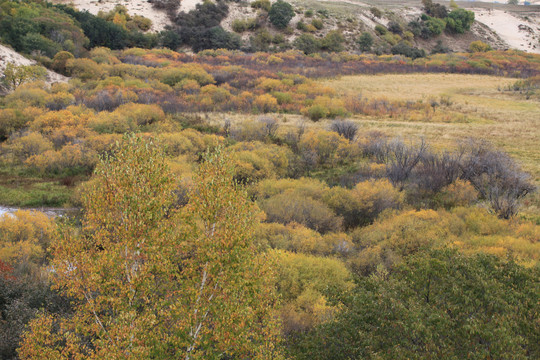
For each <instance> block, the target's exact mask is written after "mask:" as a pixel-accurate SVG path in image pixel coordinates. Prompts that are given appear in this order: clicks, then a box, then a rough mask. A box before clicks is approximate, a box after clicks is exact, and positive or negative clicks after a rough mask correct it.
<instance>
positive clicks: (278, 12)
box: [268, 0, 294, 29]
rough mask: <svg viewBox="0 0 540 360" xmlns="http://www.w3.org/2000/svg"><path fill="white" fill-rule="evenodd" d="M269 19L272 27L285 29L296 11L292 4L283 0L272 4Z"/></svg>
mask: <svg viewBox="0 0 540 360" xmlns="http://www.w3.org/2000/svg"><path fill="white" fill-rule="evenodd" d="M268 17H269V19H270V22H271V23H272V25H274V26H275V27H277V28H278V29H285V28H286V27H287V25H289V22H290V21H291V19H292V18H293V17H294V10H293V7H292V6H291V4H289V3H287V2H285V1H283V0H278V1H276V2H275V3H274V4H272V7H271V8H270V11H269V12H268Z"/></svg>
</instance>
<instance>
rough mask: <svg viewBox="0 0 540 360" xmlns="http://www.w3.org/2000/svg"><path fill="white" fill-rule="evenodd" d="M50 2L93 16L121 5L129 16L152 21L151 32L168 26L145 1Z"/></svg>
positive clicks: (69, 0)
mask: <svg viewBox="0 0 540 360" xmlns="http://www.w3.org/2000/svg"><path fill="white" fill-rule="evenodd" d="M190 1H193V0H184V1H182V3H183V2H186V3H189V2H190ZM195 1H196V0H195ZM52 2H53V3H55V4H71V5H73V6H74V7H75V8H76V9H78V10H88V12H90V13H91V14H94V15H97V13H98V12H99V11H105V12H107V11H111V10H112V9H114V8H115V7H116V5H122V6H125V7H126V8H127V9H128V13H129V14H130V15H141V16H144V17H146V18H148V19H150V20H152V29H151V30H152V31H161V30H163V29H164V28H165V26H166V25H169V24H170V21H169V19H168V18H167V14H166V13H165V12H164V11H158V10H155V9H154V8H153V7H152V4H150V3H149V2H148V1H145V0H102V1H98V0H52ZM193 7H195V5H193Z"/></svg>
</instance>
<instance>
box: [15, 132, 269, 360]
mask: <svg viewBox="0 0 540 360" xmlns="http://www.w3.org/2000/svg"><path fill="white" fill-rule="evenodd" d="M197 180H198V181H197V182H196V185H195V186H194V188H193V190H192V192H191V194H190V202H189V203H188V204H187V205H186V207H184V208H181V209H175V208H174V207H173V206H172V205H173V201H174V189H175V183H174V178H173V176H172V174H171V173H170V171H169V170H168V168H167V166H166V165H165V161H164V158H163V155H162V153H161V151H160V150H159V148H158V146H156V145H155V144H153V143H152V142H150V141H145V140H143V139H142V137H140V136H128V137H127V138H126V139H125V140H124V141H123V142H122V143H121V144H120V146H119V147H118V149H117V150H116V152H115V153H114V154H113V155H112V156H109V157H105V158H104V160H103V161H102V162H101V163H100V164H99V165H98V166H97V168H96V171H95V177H94V179H93V180H92V181H91V183H90V185H88V186H87V188H86V192H85V194H84V196H83V198H84V199H83V203H84V209H85V216H84V220H83V226H82V229H81V230H80V231H77V230H70V229H66V230H64V231H63V236H61V238H60V239H59V240H58V241H57V242H56V243H54V244H53V254H54V256H53V261H52V264H53V266H54V269H55V276H54V282H55V286H56V287H57V288H58V289H60V290H61V293H62V294H65V295H68V296H69V297H71V298H73V299H74V301H73V306H74V313H73V314H72V315H71V316H69V317H54V316H51V315H48V314H41V316H39V317H38V318H37V319H36V320H34V321H33V322H32V323H31V325H30V330H29V331H28V332H27V333H26V336H25V339H24V340H23V343H22V345H21V348H20V350H19V352H20V356H21V357H22V358H23V359H51V358H54V359H68V358H70V359H71V358H81V357H83V358H89V359H103V358H108V359H169V358H185V359H202V358H204V359H218V358H223V357H242V358H253V359H264V358H275V357H276V356H278V357H279V354H278V352H277V350H276V349H275V348H274V347H273V343H275V341H274V339H273V337H274V335H275V326H273V323H272V313H271V311H272V306H273V305H272V304H274V303H275V299H274V297H273V286H272V283H271V281H272V279H273V277H272V274H271V272H270V270H269V269H268V267H267V265H266V264H267V261H266V260H265V259H264V258H263V257H262V256H258V255H257V252H256V251H255V249H254V246H253V244H252V242H251V237H252V234H253V226H254V224H255V220H254V216H255V214H256V213H255V211H254V209H253V205H252V203H250V202H249V201H248V200H247V197H246V195H245V194H244V193H243V192H242V191H241V190H240V189H239V188H238V187H237V186H236V185H235V184H234V182H233V180H232V173H231V169H230V167H229V166H228V160H227V158H226V157H225V156H224V155H223V154H221V153H220V152H218V153H216V154H213V155H207V156H206V161H205V162H204V163H203V164H202V165H201V168H200V170H199V176H198V177H197Z"/></svg>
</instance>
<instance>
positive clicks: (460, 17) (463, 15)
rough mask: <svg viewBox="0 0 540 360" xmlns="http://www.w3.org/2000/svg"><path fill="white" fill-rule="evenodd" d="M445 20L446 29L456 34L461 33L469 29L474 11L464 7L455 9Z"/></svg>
mask: <svg viewBox="0 0 540 360" xmlns="http://www.w3.org/2000/svg"><path fill="white" fill-rule="evenodd" d="M445 20H446V29H448V30H449V31H451V32H454V33H457V34H463V33H465V32H466V31H469V30H470V29H471V25H472V23H473V22H474V13H473V12H472V11H468V10H465V9H455V10H453V11H452V12H451V13H450V14H448V17H447V18H446V19H445Z"/></svg>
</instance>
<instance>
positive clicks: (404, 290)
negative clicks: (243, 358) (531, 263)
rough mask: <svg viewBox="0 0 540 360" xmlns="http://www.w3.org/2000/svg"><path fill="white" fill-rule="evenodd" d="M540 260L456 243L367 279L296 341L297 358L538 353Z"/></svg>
mask: <svg viewBox="0 0 540 360" xmlns="http://www.w3.org/2000/svg"><path fill="white" fill-rule="evenodd" d="M539 275H540V273H539V269H538V267H536V268H524V267H521V266H519V265H517V264H516V263H514V262H512V261H507V260H500V259H498V258H497V257H495V256H491V255H484V254H482V255H475V256H466V255H461V254H459V253H457V252H456V251H451V250H442V251H437V252H431V253H429V254H419V255H418V256H414V257H412V258H409V259H408V260H407V261H406V262H405V263H404V264H403V265H401V266H399V267H398V268H397V269H396V271H395V272H393V273H388V272H386V271H384V270H380V271H379V272H378V273H376V274H374V275H372V276H370V277H367V278H364V279H363V280H361V281H360V283H359V286H358V287H357V289H355V290H354V291H353V294H352V296H350V297H348V298H347V299H346V300H345V308H344V311H343V312H342V313H341V315H340V316H338V317H337V319H336V320H335V321H332V322H330V323H327V324H325V325H323V326H321V327H319V328H318V329H317V330H316V331H313V332H311V333H309V334H308V335H307V336H305V337H304V338H303V340H302V341H299V342H297V343H295V344H294V345H293V348H294V352H295V353H296V354H298V356H297V358H298V359H327V360H328V359H443V358H444V359H464V358H468V359H487V358H493V359H536V358H538V356H540V345H539V342H538V336H540V324H539V323H538V321H537V319H538V301H539V299H540V296H539V294H540V285H539V282H538V276H539Z"/></svg>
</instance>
